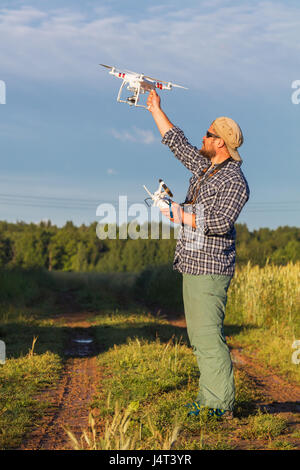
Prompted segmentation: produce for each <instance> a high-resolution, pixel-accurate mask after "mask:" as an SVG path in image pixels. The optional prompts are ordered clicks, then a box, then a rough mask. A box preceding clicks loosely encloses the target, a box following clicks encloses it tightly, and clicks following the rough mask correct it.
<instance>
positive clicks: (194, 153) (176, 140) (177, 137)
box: [162, 127, 210, 173]
mask: <svg viewBox="0 0 300 470" xmlns="http://www.w3.org/2000/svg"><path fill="white" fill-rule="evenodd" d="M162 143H163V144H165V145H167V146H168V147H169V149H170V150H171V151H172V152H173V153H174V155H175V157H176V158H177V159H178V160H180V161H181V163H183V165H184V166H185V167H186V168H187V169H188V170H190V171H192V172H193V173H195V172H198V173H199V170H200V171H201V170H204V169H205V168H208V167H209V166H210V162H209V160H208V159H207V158H205V157H203V156H201V155H200V153H199V150H198V149H197V147H194V146H193V145H191V144H190V143H189V141H188V140H187V138H186V137H185V135H184V133H183V131H182V130H181V129H179V127H172V129H170V130H169V131H167V132H166V133H165V135H164V137H163V139H162Z"/></svg>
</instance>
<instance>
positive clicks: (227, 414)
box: [184, 401, 233, 421]
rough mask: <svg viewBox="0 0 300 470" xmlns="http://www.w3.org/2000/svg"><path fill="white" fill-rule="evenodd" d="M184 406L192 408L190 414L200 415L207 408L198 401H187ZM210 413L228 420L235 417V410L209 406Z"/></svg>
mask: <svg viewBox="0 0 300 470" xmlns="http://www.w3.org/2000/svg"><path fill="white" fill-rule="evenodd" d="M184 406H185V407H186V408H189V409H190V411H189V412H188V416H193V415H194V416H198V415H199V413H200V412H201V411H203V410H205V408H207V407H206V406H204V405H200V404H199V403H198V402H197V401H194V402H193V403H187V404H186V405H184ZM208 413H209V415H210V416H217V417H218V418H223V419H225V420H226V421H227V420H231V419H233V412H232V411H229V410H223V409H220V408H209V409H208Z"/></svg>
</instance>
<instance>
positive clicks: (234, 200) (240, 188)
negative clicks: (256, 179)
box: [199, 181, 249, 235]
mask: <svg viewBox="0 0 300 470" xmlns="http://www.w3.org/2000/svg"><path fill="white" fill-rule="evenodd" d="M248 199H249V188H248V186H247V185H246V184H245V183H244V182H242V181H230V182H227V183H224V184H223V185H222V187H221V188H220V190H219V192H218V195H217V198H216V201H215V204H213V206H212V207H211V208H210V209H209V210H208V211H207V212H206V211H205V214H204V234H205V235H225V234H226V233H228V232H230V230H231V229H232V228H233V225H234V223H235V221H236V220H237V218H238V216H239V214H240V212H241V210H242V208H243V206H244V205H245V204H246V202H247V201H248ZM199 222H200V221H199Z"/></svg>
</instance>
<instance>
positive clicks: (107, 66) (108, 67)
mask: <svg viewBox="0 0 300 470" xmlns="http://www.w3.org/2000/svg"><path fill="white" fill-rule="evenodd" d="M99 65H102V67H106V68H107V69H113V67H111V66H110V65H104V64H99Z"/></svg>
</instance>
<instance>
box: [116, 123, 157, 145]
mask: <svg viewBox="0 0 300 470" xmlns="http://www.w3.org/2000/svg"><path fill="white" fill-rule="evenodd" d="M109 132H110V134H111V135H112V136H113V137H114V138H115V139H117V140H121V141H122V142H135V143H140V144H146V145H149V144H153V143H154V142H156V141H157V138H156V137H155V136H154V134H153V132H152V131H150V130H146V129H139V128H138V127H136V126H133V127H132V129H131V130H125V129H124V130H121V131H119V130H116V129H111V130H110V131H109Z"/></svg>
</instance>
